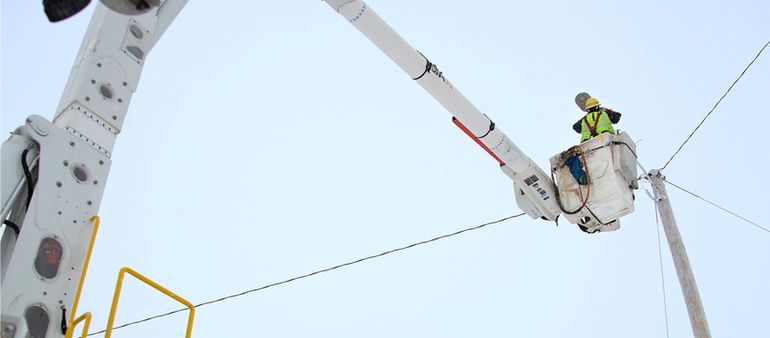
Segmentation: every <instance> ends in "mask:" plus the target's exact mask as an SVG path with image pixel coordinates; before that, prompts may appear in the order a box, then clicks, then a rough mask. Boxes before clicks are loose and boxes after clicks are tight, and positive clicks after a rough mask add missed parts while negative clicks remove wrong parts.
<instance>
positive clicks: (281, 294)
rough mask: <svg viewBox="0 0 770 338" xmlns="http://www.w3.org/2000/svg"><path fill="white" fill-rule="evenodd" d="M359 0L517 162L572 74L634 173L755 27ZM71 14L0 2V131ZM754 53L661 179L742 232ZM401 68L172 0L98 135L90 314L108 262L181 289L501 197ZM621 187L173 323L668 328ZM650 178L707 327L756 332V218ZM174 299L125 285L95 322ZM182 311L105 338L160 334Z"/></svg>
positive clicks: (677, 307)
mask: <svg viewBox="0 0 770 338" xmlns="http://www.w3.org/2000/svg"><path fill="white" fill-rule="evenodd" d="M94 2H96V1H94ZM367 3H368V4H369V5H370V6H371V8H372V9H373V10H375V11H376V12H377V13H378V14H379V15H380V16H381V17H382V18H383V19H384V20H385V21H386V22H388V23H390V24H391V25H392V26H393V28H394V29H395V30H396V31H397V32H399V33H400V34H401V36H402V37H404V39H406V40H407V41H409V42H410V43H411V44H412V46H414V47H415V48H416V49H418V50H420V51H421V52H422V53H423V54H425V55H426V56H427V57H428V58H429V59H430V60H431V61H432V62H433V63H435V64H437V65H438V66H439V68H440V69H441V70H442V71H443V72H444V75H445V76H446V77H447V78H448V79H449V80H450V81H452V83H453V84H454V86H455V87H456V88H457V89H459V90H460V91H461V92H462V93H464V94H465V96H466V97H468V99H469V100H470V101H471V102H473V103H474V104H475V105H476V106H477V107H479V108H480V109H481V110H482V111H483V112H485V113H486V114H487V115H489V116H490V118H492V120H494V121H495V123H496V125H497V127H498V128H500V129H501V130H502V131H503V132H505V133H506V134H507V135H508V137H509V138H510V139H511V140H512V141H513V142H514V143H516V144H517V145H518V146H519V148H521V149H522V150H523V151H524V152H525V153H526V154H528V156H529V157H531V158H532V159H533V160H535V162H537V163H538V164H539V165H540V166H541V167H543V168H548V158H549V157H551V156H552V155H554V154H556V153H558V152H560V151H562V150H564V149H566V148H568V147H570V146H572V145H573V144H574V143H576V142H578V141H579V135H578V134H576V133H574V132H573V131H572V130H571V125H572V123H574V122H575V121H576V120H577V119H578V118H580V117H581V112H580V111H579V110H578V109H577V108H576V106H575V104H574V103H573V98H574V96H575V94H576V93H578V92H580V91H587V92H589V93H591V94H593V95H594V96H595V97H597V98H598V99H599V100H600V101H601V102H602V103H604V105H605V106H608V107H611V108H613V109H615V110H617V111H619V112H621V113H622V114H623V117H622V119H621V121H620V123H619V125H618V126H617V127H618V128H620V129H623V130H626V131H627V132H628V133H629V134H630V135H631V136H632V138H633V139H634V140H638V145H637V147H638V153H639V161H640V162H641V163H642V164H643V165H644V166H645V167H646V168H647V169H648V170H649V169H653V168H660V167H661V166H663V164H664V163H665V162H666V161H667V160H668V158H669V157H670V156H671V155H672V154H673V153H674V151H675V150H676V148H677V147H678V146H679V145H680V144H681V143H682V141H683V140H684V139H685V138H686V137H687V135H689V133H690V132H691V131H692V130H693V128H694V127H695V126H696V125H697V124H698V123H699V122H700V120H701V119H702V118H703V116H704V115H705V114H706V113H707V112H708V111H709V109H710V108H711V107H712V106H713V105H714V103H715V102H716V100H717V99H718V98H719V97H720V96H721V95H722V94H723V93H724V92H725V90H726V89H727V87H729V85H730V84H731V83H732V82H733V81H734V80H735V78H736V77H737V76H738V75H739V73H740V72H741V71H742V70H743V69H744V68H745V67H746V65H747V64H748V63H749V61H751V59H752V58H753V57H754V56H755V55H756V54H757V52H758V51H759V49H760V48H761V47H762V46H763V45H764V44H765V43H767V41H768V40H769V39H770V3H769V2H767V1H762V0H745V1H740V0H739V1H710V0H704V1H657V0H656V1H644V2H637V1H633V2H632V1H623V2H619V1H582V2H574V1H539V2H532V1H481V2H469V3H460V2H446V1H436V0H423V1H380V0H370V1H367ZM94 7H95V4H91V5H90V6H89V8H88V9H87V10H86V11H84V12H83V13H81V14H79V15H78V16H76V17H74V18H72V19H69V20H67V21H64V22H62V23H58V24H51V23H49V22H48V21H47V20H46V18H45V15H44V14H43V9H42V5H41V4H40V1H8V0H3V1H2V40H1V41H2V45H1V47H2V52H1V53H2V54H0V55H1V57H2V66H1V68H0V72H1V76H2V77H1V82H0V85H1V86H2V88H1V89H2V91H1V92H0V93H1V94H2V96H1V98H2V103H1V108H2V121H1V122H2V131H3V133H8V132H10V131H12V130H13V129H14V128H16V127H17V126H18V125H21V124H22V123H23V122H24V119H25V118H26V116H28V115H30V114H39V115H42V116H44V117H46V118H49V119H51V118H52V117H53V115H54V113H55V109H56V105H57V104H58V101H59V99H60V97H61V93H62V91H63V89H64V88H63V87H64V84H65V82H66V80H67V76H68V75H69V72H70V69H71V67H72V64H73V61H74V58H75V55H76V53H77V50H78V48H79V46H80V42H81V39H82V37H83V34H84V32H85V29H86V26H87V24H88V21H89V20H90V15H91V12H92V11H93V9H94ZM767 53H770V52H768V51H766V52H765V53H764V54H763V55H762V56H761V57H760V58H759V59H758V60H757V61H756V62H755V63H754V65H753V66H752V67H751V68H750V69H749V71H748V72H747V73H746V75H745V76H744V77H743V78H742V79H741V81H740V82H739V83H738V84H737V85H736V87H735V88H733V90H732V92H731V93H730V94H729V95H728V96H727V98H726V99H725V100H724V101H723V102H722V103H721V104H720V106H719V107H718V108H717V109H716V110H715V111H714V113H713V114H712V115H711V117H709V119H708V120H707V121H706V122H705V124H704V125H703V126H702V127H701V129H700V130H699V131H698V132H697V133H696V134H695V136H694V137H693V139H692V140H690V141H689V143H688V144H687V145H686V146H685V147H684V149H683V150H682V152H681V153H680V154H679V155H677V157H676V158H675V159H674V160H673V161H672V163H671V164H670V165H669V166H668V167H667V168H666V170H665V171H664V174H665V175H666V176H667V178H668V179H669V180H670V181H671V182H673V183H676V184H677V185H680V186H682V187H684V188H687V189H689V190H690V191H692V192H694V193H696V194H698V195H700V196H701V197H704V198H706V199H709V200H711V201H713V202H715V203H717V204H719V205H721V206H723V207H725V208H727V209H730V210H732V211H734V212H735V213H737V214H740V215H742V216H744V217H746V218H748V219H750V220H752V221H754V222H756V223H758V224H760V225H763V226H765V227H766V228H767V227H768V226H770V222H768V221H767V220H768V219H767V218H766V217H767V215H766V214H765V213H764V211H765V210H766V208H767V205H768V202H770V200H768V198H767V195H766V190H767V188H766V183H765V182H764V180H765V177H766V176H767V175H766V174H765V170H766V168H767V167H768V164H770V163H769V162H768V160H767V154H768V148H769V146H770V142H768V141H767V139H766V138H765V137H764V136H765V135H766V134H767V130H766V128H767V126H768V125H770V56H768V55H767ZM412 82H413V81H412V80H410V79H409V78H408V77H407V75H405V74H404V73H403V72H402V71H401V70H400V69H399V68H398V67H397V66H396V65H395V64H393V63H392V62H391V61H390V60H389V59H388V58H387V57H386V56H385V55H384V54H382V53H381V52H380V51H379V50H378V49H377V48H376V47H375V46H374V45H373V44H372V43H370V42H369V41H368V40H367V39H366V38H365V37H364V36H363V35H361V34H360V33H359V32H358V31H357V30H356V29H355V28H354V27H353V26H351V25H350V24H349V23H347V22H346V21H345V20H344V19H343V18H342V17H340V16H339V15H338V14H336V13H335V12H334V11H333V10H332V9H331V8H329V6H327V5H326V4H325V3H324V2H322V1H272V2H265V1H243V0H232V1H227V2H226V4H225V2H221V3H220V2H211V1H196V0H192V1H190V3H189V4H188V5H187V7H186V8H185V9H184V10H183V11H182V13H181V14H180V16H179V17H178V18H177V20H176V21H175V22H174V24H173V25H172V26H171V28H170V29H169V30H168V32H167V33H166V35H165V36H164V37H163V38H162V39H161V40H160V42H159V43H158V45H157V46H156V47H155V49H154V50H153V51H152V52H151V53H150V54H149V56H148V59H147V62H146V65H145V68H144V72H143V74H142V79H141V81H140V83H139V87H138V91H137V93H136V94H135V95H134V97H133V99H132V102H131V107H130V108H129V113H128V116H127V120H126V123H125V124H124V129H123V131H122V133H121V134H120V136H119V138H118V141H117V144H116V147H115V149H114V152H113V157H112V160H113V165H112V170H111V173H110V178H109V181H108V182H107V188H106V191H105V194H104V198H103V200H102V204H101V210H100V216H101V218H102V226H101V229H100V232H99V234H98V237H97V242H96V246H95V248H94V255H93V257H92V260H91V264H90V267H89V271H88V277H87V282H86V285H85V288H84V291H83V296H82V298H81V301H80V305H79V309H80V311H81V312H82V311H91V312H92V313H93V314H94V322H93V323H92V325H91V331H92V332H95V331H99V330H101V329H103V328H104V325H105V322H106V320H107V313H108V310H109V306H110V301H111V298H112V291H113V288H114V285H115V280H116V278H117V272H118V270H119V269H120V267H122V266H130V267H132V268H134V269H135V270H137V271H139V272H141V273H143V274H145V275H146V276H149V277H150V278H152V279H154V280H155V281H157V282H158V283H160V284H162V285H164V286H166V287H168V288H169V289H171V290H173V291H174V292H176V293H178V294H179V295H181V296H183V297H185V298H187V299H189V300H190V301H191V302H193V303H196V304H197V303H201V302H205V301H208V300H211V299H216V298H219V297H223V296H226V295H230V294H234V293H239V292H241V291H245V290H248V289H253V288H257V287H260V286H263V285H266V284H270V283H273V282H277V281H281V280H284V279H287V278H291V277H294V276H298V275H302V274H305V273H309V272H312V271H315V270H319V269H323V268H326V267H330V266H333V265H336V264H340V263H344V262H347V261H350V260H354V259H357V258H360V257H364V256H368V255H371V254H376V253H379V252H382V251H385V250H388V249H392V248H396V247H400V246H403V245H407V244H410V243H413V242H418V241H421V240H425V239H429V238H432V237H435V236H438V235H442V234H445V233H450V232H454V231H456V230H460V229H463V228H466V227H471V226H474V225H478V224H481V223H485V222H488V221H494V220H497V219H500V218H503V217H506V216H509V215H513V214H518V213H520V211H519V210H518V208H517V207H516V203H515V201H514V197H513V189H512V186H511V182H510V180H509V179H508V178H507V177H506V176H505V175H504V174H503V173H502V172H500V170H499V169H498V166H497V164H496V162H495V161H494V160H493V159H491V158H490V157H489V156H488V155H487V154H486V153H485V152H484V151H483V150H481V149H480V148H479V147H478V146H477V145H476V144H475V143H473V142H472V141H471V140H470V139H468V138H467V136H465V135H464V134H463V133H462V132H461V131H460V130H459V129H457V128H456V127H455V126H454V125H453V124H452V123H451V120H450V117H451V116H450V115H449V114H448V113H447V112H446V111H445V110H444V109H443V108H442V107H441V106H440V105H439V104H438V103H437V102H436V101H435V100H433V98H431V97H430V96H429V95H428V94H427V93H425V92H424V91H423V89H422V88H420V87H419V86H418V85H416V84H414V83H412ZM645 190H650V187H649V184H646V183H645V184H642V188H641V190H639V191H638V192H637V193H636V197H637V198H636V212H635V213H634V214H632V215H630V216H627V217H625V218H623V219H622V220H621V222H622V227H621V229H620V230H619V231H616V232H613V233H603V234H598V235H586V234H584V233H583V232H581V231H579V230H578V229H577V227H576V226H574V225H571V224H569V223H568V222H567V221H566V220H562V221H561V222H560V225H559V226H558V227H556V226H554V224H553V223H549V222H545V221H540V220H532V219H529V218H528V217H520V218H516V219H513V220H509V221H507V222H504V223H501V224H497V225H494V226H490V227H486V228H484V229H480V230H477V231H473V232H469V233H465V234H462V235H459V236H455V237H452V238H449V239H445V240H442V241H438V242H434V243H431V244H428V245H424V246H419V247H416V248H413V249H410V250H406V251H403V252H399V253H395V254H393V255H389V256H385V257H382V258H378V259H376V260H369V261H366V262H363V263H360V264H356V265H353V266H350V267H346V268H343V269H339V270H336V271H333V272H329V273H325V274H320V275H317V276H314V277H311V278H307V279H303V280H300V281H296V282H293V283H289V284H286V285H282V286H278V287H275V288H270V289H267V290H264V291H260V292H256V293H251V294H248V295H245V296H243V297H238V298H234V299H230V300H227V301H224V302H220V303H217V304H212V305H207V306H204V307H201V308H199V309H198V310H197V314H196V320H195V327H194V330H193V336H195V337H591V338H599V337H666V335H667V326H666V322H668V331H669V333H670V336H671V337H688V336H691V335H692V334H691V331H690V324H689V321H688V318H687V312H686V309H685V306H684V303H683V298H682V293H681V289H680V288H679V284H678V282H677V279H676V273H675V270H674V267H673V264H672V261H671V257H670V254H669V252H668V249H667V246H666V243H665V239H662V242H661V245H662V246H663V251H662V262H663V267H662V270H663V272H662V273H663V278H661V266H660V256H659V251H658V243H659V242H658V234H657V231H656V217H655V211H654V206H653V203H652V201H651V200H650V198H649V197H647V193H646V192H645ZM668 191H669V194H670V196H671V201H672V205H673V209H674V212H675V215H676V218H677V221H678V223H679V226H680V231H681V233H682V236H683V238H684V242H685V245H686V247H687V250H688V253H689V255H690V260H691V264H692V267H693V271H694V274H695V278H696V279H697V282H698V286H699V288H700V294H701V297H702V300H703V304H704V307H705V310H706V315H707V317H708V320H709V324H710V328H711V332H712V335H713V336H714V337H768V336H770V287H768V285H770V233H768V232H766V231H763V230H761V229H758V228H757V227H754V226H752V225H750V224H747V223H745V222H743V221H741V220H739V219H737V218H735V217H734V216H731V215H729V214H727V213H725V212H723V211H721V210H718V209H716V208H714V207H712V206H710V205H708V204H706V203H704V202H702V201H700V200H697V199H695V198H693V197H692V196H690V195H687V194H685V193H683V192H681V191H679V190H678V189H676V188H674V187H672V186H668ZM660 235H661V236H663V234H662V232H661V234H660ZM661 280H663V281H664V282H665V299H666V303H667V305H666V306H665V307H664V292H663V290H662V283H661ZM178 307H179V305H177V304H176V303H174V302H173V301H171V300H169V299H166V298H165V297H164V296H162V295H160V294H156V293H154V292H151V291H149V288H147V287H146V286H144V285H140V284H139V283H138V282H134V281H131V282H128V283H127V285H125V286H124V289H123V296H122V298H121V305H120V309H119V311H118V315H117V318H118V319H117V323H118V324H120V323H125V322H129V321H134V320H138V319H142V318H146V317H149V316H152V315H156V314H159V313H163V312H166V311H168V310H172V309H176V308H178ZM666 312H667V316H666ZM667 317H668V321H667V320H666V318H667ZM185 320H186V315H185V314H183V313H182V314H176V315H174V316H170V317H166V318H162V319H157V320H153V321H150V322H145V323H141V324H137V325H134V326H130V327H127V328H124V329H120V330H118V331H116V332H115V334H114V337H182V336H183V335H184V325H185V324H184V323H185ZM78 332H79V331H78ZM99 336H101V335H99Z"/></svg>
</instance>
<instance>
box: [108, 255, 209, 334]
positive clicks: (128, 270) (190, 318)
mask: <svg viewBox="0 0 770 338" xmlns="http://www.w3.org/2000/svg"><path fill="white" fill-rule="evenodd" d="M126 273H128V274H129V275H132V276H134V277H135V278H136V279H138V280H140V281H142V282H144V283H145V284H147V285H149V286H152V287H153V288H155V290H158V291H160V292H162V293H163V294H164V295H166V296H169V297H171V298H173V299H174V300H176V301H177V302H180V303H182V304H184V305H185V306H187V308H188V309H190V314H189V316H188V317H187V333H186V334H185V337H186V338H190V337H191V336H192V325H193V320H194V319H195V306H193V305H192V303H190V302H189V301H187V300H186V299H184V298H182V297H180V296H178V295H177V294H175V293H173V292H171V291H170V290H168V289H166V288H164V287H163V286H161V285H160V284H158V283H155V282H153V281H152V280H150V279H149V278H147V277H145V276H143V275H141V274H140V273H138V272H136V271H134V270H132V269H131V268H129V267H123V268H122V269H120V272H119V273H118V282H117V284H116V285H115V295H114V296H113V297H112V306H111V307H110V317H109V319H108V320H107V329H106V330H105V332H104V338H110V336H112V326H113V324H114V322H115V312H116V311H117V308H118V299H119V298H120V290H121V288H122V287H123V276H125V274H126Z"/></svg>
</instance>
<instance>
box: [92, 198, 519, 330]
mask: <svg viewBox="0 0 770 338" xmlns="http://www.w3.org/2000/svg"><path fill="white" fill-rule="evenodd" d="M524 215H525V213H521V214H517V215H512V216H508V217H504V218H501V219H499V220H496V221H491V222H487V223H484V224H480V225H476V226H473V227H470V228H466V229H463V230H459V231H455V232H453V233H449V234H445V235H441V236H438V237H434V238H431V239H428V240H424V241H420V242H416V243H412V244H409V245H406V246H402V247H399V248H395V249H391V250H388V251H383V252H381V253H378V254H375V255H370V256H366V257H363V258H359V259H356V260H352V261H349V262H347V263H342V264H338V265H335V266H332V267H329V268H325V269H321V270H316V271H314V272H311V273H307V274H304V275H300V276H296V277H292V278H289V279H286V280H282V281H280V282H275V283H271V284H267V285H263V286H260V287H257V288H254V289H250V290H246V291H243V292H239V293H235V294H231V295H228V296H224V297H221V298H217V299H212V300H209V301H205V302H203V303H199V304H196V305H195V306H194V307H195V308H198V307H202V306H205V305H209V304H213V303H218V302H222V301H225V300H228V299H232V298H236V297H240V296H244V295H246V294H249V293H252V292H257V291H262V290H265V289H269V288H272V287H274V286H279V285H283V284H288V283H291V282H294V281H297V280H300V279H304V278H308V277H312V276H315V275H318V274H322V273H324V272H329V271H332V270H337V269H340V268H343V267H347V266H350V265H353V264H358V263H361V262H363V261H367V260H370V259H374V258H378V257H382V256H386V255H389V254H392V253H396V252H399V251H404V250H407V249H411V248H414V247H416V246H420V245H423V244H428V243H431V242H435V241H438V240H442V239H445V238H449V237H453V236H457V235H459V234H462V233H464V232H469V231H473V230H478V229H481V228H484V227H486V226H490V225H493V224H497V223H501V222H504V221H507V220H509V219H512V218H517V217H520V216H524ZM187 310H188V308H183V309H177V310H174V311H169V312H166V313H163V314H159V315H155V316H151V317H147V318H144V319H141V320H137V321H133V322H130V323H126V324H122V325H118V326H115V327H114V328H113V330H117V329H120V328H124V327H127V326H131V325H135V324H139V323H143V322H147V321H150V320H153V319H158V318H161V317H166V316H170V315H172V314H175V313H178V312H182V311H187ZM105 331H106V330H101V331H98V332H94V333H90V334H88V335H89V336H93V335H97V334H101V333H104V332H105Z"/></svg>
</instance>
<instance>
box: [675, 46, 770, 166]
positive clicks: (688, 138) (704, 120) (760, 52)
mask: <svg viewBox="0 0 770 338" xmlns="http://www.w3.org/2000/svg"><path fill="white" fill-rule="evenodd" d="M767 45H770V40H768V41H767V43H765V45H764V46H762V49H760V50H759V53H757V55H756V56H755V57H754V59H753V60H751V62H749V64H748V65H747V66H746V68H744V69H743V71H742V72H741V75H739V76H738V78H737V79H735V81H733V84H731V85H730V88H727V91H726V92H725V93H724V94H723V95H722V97H720V98H719V100H717V103H716V104H714V107H712V108H711V110H709V112H708V113H707V114H706V116H704V117H703V120H701V121H700V123H698V126H697V127H695V129H694V130H693V131H692V133H690V136H687V139H685V140H684V142H682V144H681V145H680V146H679V149H677V150H676V152H674V154H673V155H671V158H669V159H668V161H667V162H666V164H665V165H663V168H660V170H661V171H663V169H666V166H668V164H669V163H671V161H672V160H673V159H674V157H675V156H676V155H677V154H679V151H681V150H682V148H683V147H684V145H685V144H687V142H688V141H690V138H692V136H693V135H695V132H696V131H698V129H699V128H700V126H701V125H703V122H706V119H707V118H708V117H709V115H711V113H713V112H714V109H716V108H717V106H719V104H720V103H721V102H722V99H724V98H725V96H727V93H729V92H730V90H732V89H733V87H734V86H735V84H736V83H738V80H740V79H741V78H742V77H743V74H746V71H747V70H749V67H751V65H752V64H754V61H757V58H759V56H760V55H761V54H762V52H763V51H764V50H765V48H766V47H767Z"/></svg>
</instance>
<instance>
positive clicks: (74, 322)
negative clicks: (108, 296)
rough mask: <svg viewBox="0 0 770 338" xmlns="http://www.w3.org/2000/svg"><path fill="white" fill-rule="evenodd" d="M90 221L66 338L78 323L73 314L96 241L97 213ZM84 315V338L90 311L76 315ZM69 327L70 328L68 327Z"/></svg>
mask: <svg viewBox="0 0 770 338" xmlns="http://www.w3.org/2000/svg"><path fill="white" fill-rule="evenodd" d="M90 221H91V222H94V228H93V230H91V242H90V243H88V250H86V259H85V261H83V271H81V272H80V281H79V282H78V289H77V291H76V292H75V301H74V302H73V304H72V311H70V323H69V325H68V327H69V328H68V329H67V338H70V337H72V332H73V330H74V328H75V325H77V324H78V320H76V319H75V314H77V311H78V302H79V301H80V293H81V291H83V282H85V280H86V272H87V271H88V262H90V261H91V252H92V251H93V249H94V243H96V233H97V232H98V231H99V223H100V222H101V219H100V218H99V216H98V215H94V216H92V217H91V218H90ZM84 316H86V317H87V318H86V323H85V326H83V338H85V333H86V332H87V331H88V325H89V324H90V323H91V313H90V312H86V313H85V314H83V315H81V316H80V317H78V319H80V320H83V318H84ZM70 328H71V329H70Z"/></svg>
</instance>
